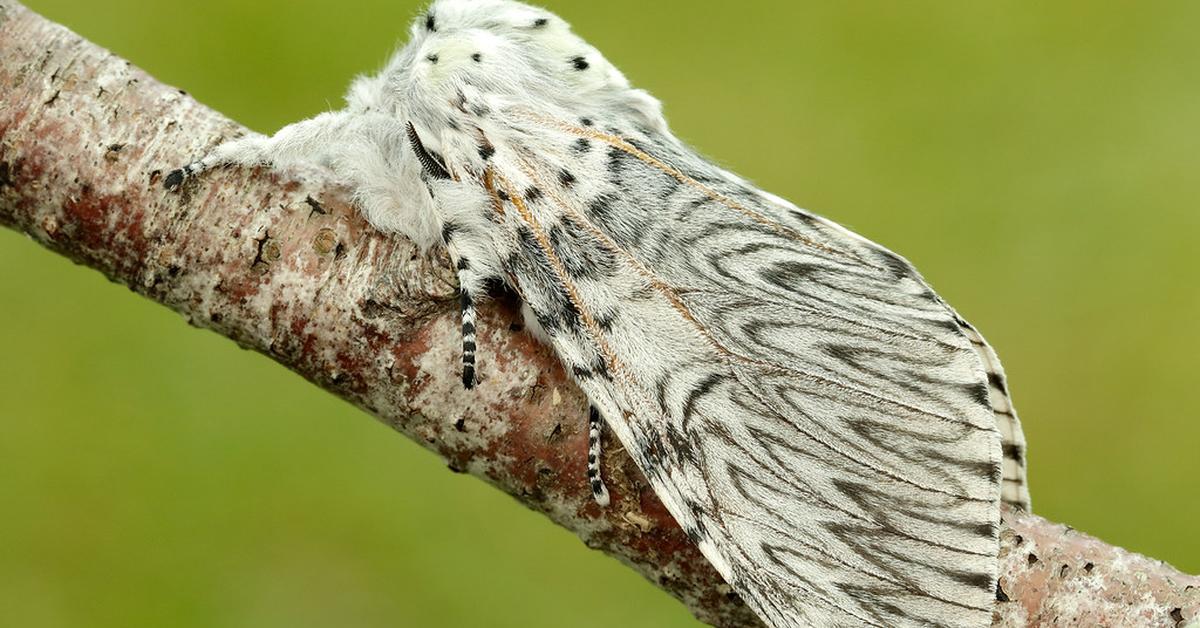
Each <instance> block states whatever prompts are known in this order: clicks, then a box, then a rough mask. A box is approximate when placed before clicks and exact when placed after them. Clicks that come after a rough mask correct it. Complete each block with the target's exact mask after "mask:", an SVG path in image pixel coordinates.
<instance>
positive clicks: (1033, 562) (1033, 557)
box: [1026, 552, 1038, 567]
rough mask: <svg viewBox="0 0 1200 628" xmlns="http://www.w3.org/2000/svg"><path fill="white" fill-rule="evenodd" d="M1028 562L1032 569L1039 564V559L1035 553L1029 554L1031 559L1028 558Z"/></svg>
mask: <svg viewBox="0 0 1200 628" xmlns="http://www.w3.org/2000/svg"><path fill="white" fill-rule="evenodd" d="M1026 560H1027V561H1028V562H1029V566H1030V567H1032V566H1034V565H1036V564H1037V562H1038V557H1037V554H1034V553H1033V552H1030V553H1029V558H1027V559H1026Z"/></svg>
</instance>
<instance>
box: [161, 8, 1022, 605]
mask: <svg viewBox="0 0 1200 628" xmlns="http://www.w3.org/2000/svg"><path fill="white" fill-rule="evenodd" d="M301 161H303V162H316V163H322V164H325V165H327V166H329V167H331V168H332V170H333V171H334V172H335V173H336V174H337V175H339V176H340V177H342V178H343V179H345V180H346V181H347V182H349V183H350V185H351V186H352V187H353V189H354V190H355V192H356V201H357V203H358V205H359V206H360V207H361V209H362V211H363V212H364V213H365V215H366V216H367V218H368V219H369V220H370V222H371V223H372V224H374V225H375V226H376V227H377V228H379V229H382V230H385V231H391V232H399V233H402V234H404V235H406V236H408V237H410V238H412V239H413V240H414V241H416V242H417V243H419V244H420V245H421V246H423V247H430V246H433V245H435V244H438V243H441V244H444V245H445V246H446V248H447V249H448V251H449V253H450V257H451V259H452V260H453V262H454V263H455V264H456V267H457V270H458V277H459V280H460V282H461V289H462V329H463V384H464V385H465V386H466V387H467V388H471V387H472V386H473V385H474V384H475V382H476V379H475V361H474V352H475V303H476V299H477V298H479V297H481V296H483V295H485V294H486V290H487V286H488V285H489V284H490V283H492V282H499V283H502V284H505V285H507V286H508V287H510V288H511V289H512V290H514V291H515V292H517V294H519V295H520V297H521V299H522V302H523V307H524V311H525V313H526V318H527V320H528V322H529V325H530V328H531V329H535V330H537V333H538V334H539V335H541V336H542V337H543V338H544V339H545V340H546V341H547V342H548V343H550V344H551V345H552V346H553V347H554V349H555V350H556V351H557V353H558V355H559V356H560V358H561V359H562V361H563V363H564V364H565V365H566V368H567V369H568V370H569V371H570V372H571V373H572V374H573V376H574V378H575V380H576V381H577V382H578V383H579V386H580V387H581V388H582V389H583V390H584V391H585V392H586V393H587V395H588V397H589V398H590V400H591V402H592V404H593V410H592V412H591V413H590V417H589V419H590V429H591V432H590V434H591V439H590V441H591V443H592V451H591V453H590V458H589V462H590V464H589V472H588V473H589V476H590V478H589V481H590V482H591V486H592V488H593V491H594V493H595V495H596V498H597V500H598V501H600V502H601V503H606V502H607V500H608V495H607V492H606V489H605V488H604V484H603V482H602V481H601V480H600V477H599V466H598V464H596V460H597V457H598V454H599V451H598V447H599V430H600V427H601V424H602V423H603V424H606V425H607V426H608V427H609V428H610V429H611V430H612V431H613V432H614V433H615V434H616V436H617V438H618V439H620V441H621V443H622V444H623V445H624V446H625V448H626V449H627V450H628V451H629V453H630V454H631V455H632V456H633V458H634V460H635V461H636V462H637V464H638V465H639V467H640V468H641V470H642V472H643V473H644V474H645V476H646V478H647V479H648V480H649V481H650V483H651V484H652V485H653V486H654V489H655V491H656V492H657V494H658V496H659V497H660V498H661V499H662V501H663V502H664V504H666V506H667V507H668V508H669V510H670V511H671V513H672V515H673V516H674V517H675V518H676V520H678V522H679V524H680V525H681V526H682V527H683V528H684V530H685V531H686V532H687V533H688V535H689V536H690V537H691V538H692V539H693V540H694V541H695V542H696V543H697V544H698V545H699V546H700V548H701V550H702V551H703V553H704V555H705V556H706V557H707V558H708V559H709V561H711V562H712V564H713V565H714V566H715V567H716V568H717V570H718V571H719V572H720V573H721V574H722V576H724V578H725V579H726V580H727V581H728V583H729V584H730V585H731V586H732V587H733V588H734V589H735V590H736V591H737V592H738V593H740V594H741V596H742V597H743V598H744V599H745V600H746V602H747V603H748V604H749V605H750V606H751V607H752V608H753V609H754V610H755V611H756V612H757V613H758V614H759V616H760V617H762V619H763V620H764V621H765V622H766V623H767V624H769V625H771V626H775V627H793V626H860V625H870V626H917V625H922V626H923V625H940V626H987V625H989V624H990V623H991V618H992V604H993V601H994V595H995V589H996V577H997V574H996V570H997V557H996V553H997V550H998V540H997V533H998V526H999V519H1000V510H999V509H1000V503H1001V502H1002V501H1004V502H1008V503H1010V504H1013V505H1015V506H1017V507H1023V508H1027V507H1028V492H1027V490H1026V486H1025V468H1024V447H1025V443H1024V437H1023V436H1022V434H1021V429H1020V425H1019V423H1018V421H1017V417H1016V414H1015V411H1014V410H1013V407H1012V404H1011V403H1010V401H1009V398H1008V392H1007V389H1006V385H1005V380H1004V375H1003V371H1002V368H1001V366H1000V362H999V360H998V359H997V358H996V355H995V353H994V352H993V351H992V349H991V348H990V347H989V346H988V345H987V344H986V343H985V342H984V340H983V338H982V337H981V336H980V335H979V334H978V333H977V332H976V331H975V329H974V328H973V327H971V326H970V325H969V324H968V323H967V322H966V321H965V320H963V319H962V318H961V317H960V316H958V315H957V314H956V313H955V312H954V310H953V309H951V308H950V307H949V306H948V305H947V304H946V303H945V302H944V301H942V300H941V299H940V298H939V297H938V296H937V295H936V294H935V293H934V292H933V291H932V290H931V289H930V288H929V287H928V285H926V283H925V282H924V281H923V280H922V278H921V276H920V275H919V274H918V273H917V272H916V270H914V269H913V268H912V266H910V265H909V264H908V262H906V261H905V260H904V259H902V258H900V257H899V256H897V255H895V254H894V253H892V252H890V251H888V250H887V249H884V248H883V247H881V246H879V245H877V244H874V243H873V242H870V241H868V240H866V239H864V238H862V237H860V236H858V235H856V234H854V233H852V232H850V231H848V230H846V229H844V228H842V227H840V226H838V225H837V224H835V223H833V222H830V221H828V220H826V219H824V218H821V217H818V216H815V215H813V214H811V213H809V212H806V211H804V210H801V209H799V208H797V207H795V206H794V205H792V204H791V203H788V202H787V201H785V200H783V199H780V198H778V197H776V196H773V195H771V194H768V193H766V192H763V191H761V190H758V189H756V188H755V187H754V186H752V185H751V184H749V183H748V182H746V181H745V180H743V179H741V178H738V177H737V176H735V175H733V174H731V173H729V172H726V171H724V170H722V169H720V168H718V167H716V166H714V165H713V164H711V163H710V162H708V161H706V160H705V159H703V158H702V157H700V156H698V155H697V154H696V153H695V152H694V151H693V150H692V149H690V148H689V147H687V146H686V145H684V144H683V143H682V142H680V141H679V140H678V139H676V138H675V137H674V136H673V135H672V134H671V131H670V129H669V128H668V127H667V123H666V121H665V120H664V118H663V116H662V114H661V112H660V106H659V103H658V101H656V100H655V99H654V98H652V97H651V96H650V95H649V94H647V93H646V92H644V91H641V90H638V89H633V88H631V87H630V86H629V84H628V82H627V81H626V80H625V78H624V76H622V75H621V73H620V72H619V71H617V69H616V68H614V67H613V66H612V65H610V64H609V63H608V62H607V61H606V60H605V59H604V57H602V56H601V55H600V53H599V52H597V51H596V50H595V49H594V48H592V47H590V46H589V45H587V44H586V43H585V42H584V41H583V40H581V39H580V38H578V37H577V36H575V35H574V34H572V33H571V31H570V29H569V27H568V26H567V24H566V23H564V22H563V21H562V20H561V19H559V18H557V17H556V16H554V15H552V14H550V13H548V12H546V11H544V10H541V9H538V8H535V7H531V6H527V5H524V4H520V3H517V2H511V1H508V0H474V1H472V0H440V1H439V2H437V3H435V4H434V5H433V6H432V7H431V8H430V9H429V11H428V13H426V14H425V15H424V16H422V17H421V18H419V19H418V20H417V21H416V22H415V23H414V25H413V27H412V29H411V40H410V41H409V43H408V44H407V45H406V46H405V47H404V48H403V49H402V50H400V51H399V52H398V53H396V54H395V55H394V56H393V57H392V59H391V60H390V61H389V62H388V64H387V66H386V68H385V69H384V70H383V71H382V72H380V73H379V74H378V75H375V76H368V77H361V78H359V79H357V80H356V81H355V82H354V84H353V85H352V87H351V89H350V92H349V94H348V96H347V105H346V107H345V109H342V110H340V111H336V112H331V113H325V114H322V115H319V116H317V117H315V118H313V119H310V120H305V121H302V122H298V123H296V124H293V125H290V126H288V127H285V128H284V129H282V130H281V131H279V132H278V133H277V134H276V135H274V136H273V137H265V136H260V135H252V136H248V137H245V138H242V139H239V140H235V141H233V142H230V143H227V144H224V145H222V146H220V147H218V148H217V149H216V150H215V151H214V152H213V153H212V154H211V155H208V156H206V157H204V158H203V159H201V160H200V161H197V162H195V163H193V164H190V165H188V166H185V167H184V168H182V169H180V170H177V171H174V172H172V173H171V175H169V176H168V177H167V186H168V187H169V188H174V187H177V186H179V185H181V184H182V183H183V182H184V180H185V179H186V178H188V177H191V176H194V175H196V174H198V173H200V172H202V171H204V170H206V169H209V168H212V167H214V166H218V165H227V164H244V165H254V164H271V165H274V166H276V167H284V166H287V165H289V164H292V163H296V162H301ZM601 417H603V421H602V420H601ZM581 420H582V417H581Z"/></svg>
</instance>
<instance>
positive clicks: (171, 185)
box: [163, 168, 183, 191]
mask: <svg viewBox="0 0 1200 628" xmlns="http://www.w3.org/2000/svg"><path fill="white" fill-rule="evenodd" d="M181 185H183V169H182V168H176V169H175V170H172V171H171V172H170V174H168V175H167V179H166V180H165V181H163V187H164V188H166V189H167V190H170V191H175V190H178V189H179V186H181Z"/></svg>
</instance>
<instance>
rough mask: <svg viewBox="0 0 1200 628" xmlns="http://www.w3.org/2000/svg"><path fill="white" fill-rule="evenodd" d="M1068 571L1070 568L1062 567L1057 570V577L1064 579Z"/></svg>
mask: <svg viewBox="0 0 1200 628" xmlns="http://www.w3.org/2000/svg"><path fill="white" fill-rule="evenodd" d="M1069 571H1071V568H1070V567H1067V566H1066V565H1063V566H1062V567H1060V568H1059V569H1058V577H1059V578H1066V577H1067V572H1069Z"/></svg>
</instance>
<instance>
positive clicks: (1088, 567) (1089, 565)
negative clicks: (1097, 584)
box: [1083, 563, 1096, 573]
mask: <svg viewBox="0 0 1200 628" xmlns="http://www.w3.org/2000/svg"><path fill="white" fill-rule="evenodd" d="M1095 568H1096V566H1095V565H1093V564H1092V563H1084V565H1083V570H1084V571H1086V572H1088V573H1092V570H1093V569H1095Z"/></svg>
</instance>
